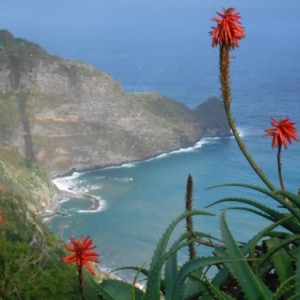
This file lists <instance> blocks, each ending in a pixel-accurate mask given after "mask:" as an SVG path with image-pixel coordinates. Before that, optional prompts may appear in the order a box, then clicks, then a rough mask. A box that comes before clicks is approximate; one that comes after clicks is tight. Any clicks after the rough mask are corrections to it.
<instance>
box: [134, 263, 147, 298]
mask: <svg viewBox="0 0 300 300" xmlns="http://www.w3.org/2000/svg"><path fill="white" fill-rule="evenodd" d="M144 265H145V264H143V265H142V267H141V268H140V269H139V270H138V272H136V275H135V276H134V279H133V283H132V289H131V297H132V300H137V299H136V298H135V285H136V282H137V279H138V277H139V275H140V273H141V272H140V271H141V269H142V268H143V266H144Z"/></svg>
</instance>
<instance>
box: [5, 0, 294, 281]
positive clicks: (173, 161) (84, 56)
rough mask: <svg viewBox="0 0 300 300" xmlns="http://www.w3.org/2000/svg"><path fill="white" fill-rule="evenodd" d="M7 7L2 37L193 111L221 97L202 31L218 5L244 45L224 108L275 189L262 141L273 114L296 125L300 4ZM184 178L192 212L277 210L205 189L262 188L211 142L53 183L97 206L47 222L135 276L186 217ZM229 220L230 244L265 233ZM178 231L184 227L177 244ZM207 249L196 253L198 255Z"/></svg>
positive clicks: (193, 1)
mask: <svg viewBox="0 0 300 300" xmlns="http://www.w3.org/2000/svg"><path fill="white" fill-rule="evenodd" d="M16 2H17V3H18V5H16ZM16 2H15V1H13V2H7V3H3V7H2V10H1V12H0V24H1V27H2V28H6V29H8V30H10V31H11V32H12V33H13V34H14V35H15V36H18V37H22V38H26V39H29V40H31V41H33V42H35V43H38V44H40V45H42V46H43V47H44V48H45V50H47V51H49V52H50V53H51V54H56V55H60V56H62V57H64V58H67V59H75V60H81V61H84V62H86V63H89V64H91V65H93V66H95V67H97V68H99V69H101V70H104V71H106V72H107V73H108V74H110V75H111V76H113V77H114V78H116V79H117V80H118V81H119V82H120V83H121V84H122V85H123V87H124V89H125V90H126V91H129V92H131V91H157V92H161V93H163V94H165V95H166V96H169V97H172V98H174V99H176V100H178V101H181V102H182V103H184V104H186V105H187V106H189V107H191V108H194V107H196V106H197V105H199V104H200V103H201V102H203V101H205V100H206V99H207V98H208V97H211V96H219V95H220V91H219V82H218V49H216V48H214V49H213V48H211V40H210V37H209V36H208V31H209V30H210V26H212V25H213V23H212V21H211V18H212V17H214V16H215V15H216V14H215V12H216V11H220V10H221V9H222V7H223V5H224V6H226V7H229V6H233V7H237V10H238V11H240V12H241V15H242V22H243V25H244V26H245V30H246V38H245V39H244V40H242V41H241V43H240V48H238V49H236V50H235V51H234V52H233V53H232V56H233V58H232V62H231V82H232V96H233V107H232V110H233V113H234V117H235V120H236V124H237V126H238V128H239V131H240V132H241V134H242V136H243V139H244V141H245V143H246V145H247V147H248V149H249V150H250V153H251V154H252V155H253V157H254V158H255V160H256V161H257V163H258V165H259V166H260V167H261V168H262V169H263V170H264V172H265V173H266V174H267V175H268V176H269V177H270V179H271V180H272V181H273V182H274V184H275V185H276V186H278V178H277V167H276V150H274V149H273V150H272V149H271V139H270V138H266V137H262V135H263V133H264V129H266V128H269V127H270V116H274V117H277V118H282V117H285V116H289V117H290V119H291V120H293V121H295V122H296V123H297V124H300V107H299V101H300V99H299V95H300V72H299V70H300V61H299V60H298V55H299V51H300V30H299V28H300V19H299V9H300V2H299V1H296V0H291V1H289V3H288V5H287V3H286V1H284V0H277V1H274V0H265V1H263V2H262V1H258V0H254V1H251V2H250V1H248V0H241V1H239V2H238V3H237V2H236V1H226V3H225V2H224V4H223V3H222V4H221V5H220V1H217V0H211V1H209V2H203V1H199V0H188V1H177V0H172V1H168V0H166V1H155V0H153V1H152V0H145V1H135V0H132V1H129V0H124V1H118V0H112V1H98V0H97V1H95V0H87V1H83V0H74V1H70V0H60V1H58V0H53V1H51V2H45V1H40V2H38V3H37V2H36V1H33V0H28V1H26V2H24V1H21V0H18V1H16ZM33 14H34V18H33V17H32V15H33ZM298 127H299V126H298ZM299 152H300V143H293V145H292V146H291V147H290V148H289V149H288V150H287V151H283V153H282V156H283V176H284V180H285V183H286V187H287V188H289V189H291V190H293V191H297V190H298V187H299V186H300V180H299V178H300V168H299V159H298V157H299ZM188 174H191V175H192V176H193V180H194V207H195V208H197V209H203V208H204V207H205V206H206V205H207V204H209V203H212V202H213V201H215V200H217V199H220V198H222V197H224V196H226V195H237V196H243V197H251V198H254V199H256V200H258V201H261V202H263V203H266V204H268V205H271V206H274V203H272V201H270V199H268V198H265V197H262V196H261V195H259V194H256V193H254V192H251V191H250V190H242V189H237V188H218V189H212V190H206V189H205V188H207V187H209V186H211V185H215V184H220V183H227V182H247V183H253V184H259V185H261V183H260V182H259V180H258V179H257V178H256V175H255V174H254V172H253V171H252V170H251V169H250V168H249V167H248V165H247V162H246V161H245V159H244V157H243V156H242V155H241V153H240V151H239V150H238V148H237V145H236V143H235V141H234V139H232V138H227V139H208V140H204V141H202V142H201V143H200V144H199V145H198V147H195V148H191V149H188V150H186V151H179V152H177V153H173V154H168V155H165V156H163V157H159V158H156V159H153V160H150V161H145V162H140V163H135V164H130V165H125V166H122V167H119V168H111V169H105V170H98V171H93V172H87V173H83V174H74V175H73V176H72V177H70V178H64V179H62V180H60V182H59V184H60V186H63V187H64V188H68V187H71V188H72V191H73V192H76V191H78V192H82V191H85V192H86V193H90V194H92V195H95V196H97V197H99V199H101V201H100V202H101V208H100V210H98V211H96V212H89V211H88V209H89V206H90V203H89V202H88V201H86V200H73V201H67V202H64V203H62V204H61V208H60V209H62V210H66V211H67V212H68V213H69V216H68V217H55V218H53V219H51V220H50V221H49V223H48V224H49V226H50V228H51V229H52V230H53V231H54V232H55V233H57V234H58V235H62V236H63V238H64V239H65V240H68V238H69V237H70V236H71V235H74V236H76V237H78V236H80V235H81V234H83V235H90V236H91V237H92V238H93V239H94V240H95V243H96V244H97V246H98V247H97V249H98V250H99V253H100V255H101V256H100V258H101V264H100V266H101V267H102V268H104V269H107V270H111V269H112V268H114V267H117V266H124V265H137V266H141V265H142V264H143V263H144V262H146V263H149V261H150V259H151V256H152V253H153V250H154V248H155V245H156V244H157V242H158V239H159V238H160V236H161V235H162V234H163V231H164V230H165V228H166V226H167V225H168V224H169V223H170V222H171V221H172V220H173V219H174V218H175V217H176V216H178V215H179V214H180V213H181V212H182V211H183V210H184V195H185V185H186V180H187V177H188ZM221 208H224V205H218V206H216V207H212V208H209V211H211V212H214V213H216V214H219V213H220V209H221ZM227 219H228V222H229V225H230V228H231V229H232V231H233V233H234V236H235V237H236V238H237V239H239V240H245V239H247V238H249V237H250V236H251V234H253V232H255V231H257V230H259V229H261V228H263V226H266V224H267V223H266V221H264V220H262V219H260V218H258V217H254V216H253V215H251V214H247V213H243V212H241V211H231V212H228V215H227ZM195 227H196V228H197V229H198V230H202V231H205V232H209V233H211V234H214V235H217V236H218V235H219V229H218V217H197V218H195ZM181 229H183V225H182V226H181V228H179V229H178V231H177V232H176V233H175V235H176V234H177V235H178V234H179V231H180V230H181ZM173 239H174V238H173ZM206 251H207V250H205V248H204V247H202V246H201V247H198V253H199V254H200V255H202V254H203V255H204V254H206ZM185 258H186V253H184V252H183V253H181V254H180V260H181V261H184V260H185ZM121 276H123V277H125V278H127V277H126V275H124V274H121Z"/></svg>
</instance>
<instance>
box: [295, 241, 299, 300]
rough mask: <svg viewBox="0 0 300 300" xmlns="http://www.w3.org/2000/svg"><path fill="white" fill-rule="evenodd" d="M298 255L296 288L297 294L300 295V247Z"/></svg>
mask: <svg viewBox="0 0 300 300" xmlns="http://www.w3.org/2000/svg"><path fill="white" fill-rule="evenodd" d="M297 254H298V255H297V261H296V282H297V286H296V288H295V294H299V293H300V247H298V253H297ZM299 299H300V298H299Z"/></svg>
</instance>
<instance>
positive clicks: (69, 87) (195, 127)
mask: <svg viewBox="0 0 300 300" xmlns="http://www.w3.org/2000/svg"><path fill="white" fill-rule="evenodd" d="M219 108H222V103H221V101H220V100H217V101H215V102H214V103H213V105H209V106H202V108H201V106H200V108H199V107H198V108H197V109H195V110H190V109H188V108H187V107H185V106H184V105H183V104H180V103H178V102H176V101H174V100H171V99H168V98H165V97H163V96H162V95H159V94H155V93H134V94H127V93H125V92H124V91H123V89H122V87H121V86H120V84H118V83H117V82H116V81H114V80H113V79H112V78H111V77H110V76H108V75H107V74H106V73H104V72H101V71H99V70H96V69H95V68H93V67H91V66H89V65H87V64H84V63H81V62H74V61H66V60H63V59H61V58H59V57H57V56H50V55H48V54H47V53H46V52H45V51H44V50H43V49H42V48H40V47H39V46H37V45H35V44H32V43H29V42H27V41H25V40H23V39H17V38H14V37H13V36H12V34H10V33H9V32H7V31H4V30H2V31H0V147H2V148H5V149H17V150H18V151H19V152H20V153H21V154H23V155H24V156H25V158H26V159H27V160H28V161H29V162H33V163H38V164H40V165H41V166H43V167H44V168H45V170H46V171H47V172H48V173H49V174H50V175H51V176H52V177H54V176H57V175H60V174H65V173H67V172H69V171H71V170H75V169H77V170H82V169H90V168H95V167H105V166H109V165H115V164H121V163H125V162H129V161H134V160H141V159H145V158H148V157H151V156H154V155H157V154H159V153H162V152H167V151H171V150H174V149H178V148H180V147H185V146H188V145H191V144H194V143H195V142H196V141H198V140H199V139H200V138H202V137H204V136H228V135H230V131H229V127H228V125H227V121H226V118H225V116H224V114H222V113H219ZM215 112H218V113H215ZM216 118H218V122H213V121H212V120H215V119H216Z"/></svg>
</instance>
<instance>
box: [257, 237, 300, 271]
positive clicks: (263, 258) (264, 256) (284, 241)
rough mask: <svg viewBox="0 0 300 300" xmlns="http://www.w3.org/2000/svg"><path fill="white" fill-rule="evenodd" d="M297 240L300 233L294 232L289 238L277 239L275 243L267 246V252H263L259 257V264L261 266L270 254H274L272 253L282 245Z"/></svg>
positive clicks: (299, 238)
mask: <svg viewBox="0 0 300 300" xmlns="http://www.w3.org/2000/svg"><path fill="white" fill-rule="evenodd" d="M299 240H300V234H294V235H291V236H290V237H289V238H287V239H285V240H282V241H279V242H278V243H276V244H275V245H272V246H271V247H270V248H268V251H267V253H265V254H264V255H262V256H261V257H260V260H259V266H260V267H261V266H262V265H263V264H264V263H265V262H266V261H267V260H268V259H269V258H270V257H271V256H272V255H274V253H276V252H277V251H278V250H279V249H281V248H282V247H285V246H288V245H290V244H292V243H293V242H295V241H299Z"/></svg>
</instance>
